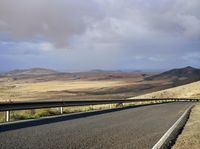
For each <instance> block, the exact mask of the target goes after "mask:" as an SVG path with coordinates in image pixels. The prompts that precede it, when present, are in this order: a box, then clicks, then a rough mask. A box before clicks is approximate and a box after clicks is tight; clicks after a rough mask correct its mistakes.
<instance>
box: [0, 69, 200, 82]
mask: <svg viewBox="0 0 200 149" xmlns="http://www.w3.org/2000/svg"><path fill="white" fill-rule="evenodd" d="M138 75H142V76H143V77H144V80H146V81H156V80H166V79H167V80H171V81H172V82H173V83H174V84H175V85H179V84H186V83H190V82H194V81H198V80H200V69H198V68H193V67H190V66H188V67H184V68H179V69H172V70H169V71H166V72H163V73H160V74H155V73H144V72H123V71H105V70H91V71H87V72H76V73H67V72H57V71H55V70H51V69H46V68H32V69H22V70H20V69H19V70H13V71H10V72H7V73H4V74H2V75H1V76H7V77H13V78H15V79H27V78H32V79H33V78H35V77H37V78H38V77H42V78H40V80H42V79H43V77H44V78H46V79H47V80H49V79H50V80H53V79H64V80H66V79H90V80H104V79H107V80H108V79H117V78H124V77H129V78H131V77H137V76H138Z"/></svg>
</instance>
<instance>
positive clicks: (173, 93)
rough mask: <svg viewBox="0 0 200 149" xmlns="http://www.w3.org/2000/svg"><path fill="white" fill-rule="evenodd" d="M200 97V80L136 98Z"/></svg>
mask: <svg viewBox="0 0 200 149" xmlns="http://www.w3.org/2000/svg"><path fill="white" fill-rule="evenodd" d="M170 97H171V98H200V81H198V82H194V83H190V84H186V85H182V86H179V87H174V88H170V89H165V90H161V91H157V92H153V93H149V94H145V95H141V96H137V97H132V98H130V99H134V98H170Z"/></svg>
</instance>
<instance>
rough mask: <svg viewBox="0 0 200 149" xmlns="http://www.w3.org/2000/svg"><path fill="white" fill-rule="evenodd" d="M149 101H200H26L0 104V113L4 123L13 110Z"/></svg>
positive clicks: (180, 99)
mask: <svg viewBox="0 0 200 149" xmlns="http://www.w3.org/2000/svg"><path fill="white" fill-rule="evenodd" d="M149 101H152V102H153V101H154V102H155V101H162V102H170V101H200V99H188V98H162V99H124V100H79V101H64V100H62V101H61V100H60V101H26V102H0V112H1V111H6V121H9V111H13V110H27V109H41V108H54V107H60V113H61V114H62V113H63V107H71V106H88V105H101V104H118V103H119V104H122V103H133V102H149Z"/></svg>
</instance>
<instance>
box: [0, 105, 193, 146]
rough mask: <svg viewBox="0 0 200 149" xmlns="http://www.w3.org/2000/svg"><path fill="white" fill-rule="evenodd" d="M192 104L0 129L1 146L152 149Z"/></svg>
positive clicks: (157, 106) (160, 106) (150, 107)
mask: <svg viewBox="0 0 200 149" xmlns="http://www.w3.org/2000/svg"><path fill="white" fill-rule="evenodd" d="M191 104H192V103H187V102H177V103H167V104H158V105H151V106H144V107H138V108H130V109H126V110H121V111H115V112H110V113H104V114H97V115H93V116H88V117H84V118H77V119H71V120H66V121H62V122H55V123H49V124H44V125H37V126H32V127H26V128H21V129H16V130H10V131H3V132H0V148H1V149H47V148H48V149H133V148H137V149H149V148H151V147H153V145H154V144H156V142H157V141H158V140H159V139H160V138H161V137H162V135H163V134H164V133H165V132H166V131H167V130H168V129H169V128H170V127H171V126H172V125H173V124H174V122H175V121H176V120H177V119H178V118H179V117H180V116H181V115H182V114H183V112H184V111H185V110H186V109H187V108H188V107H189V106H190V105H191Z"/></svg>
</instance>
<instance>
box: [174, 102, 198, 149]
mask: <svg viewBox="0 0 200 149" xmlns="http://www.w3.org/2000/svg"><path fill="white" fill-rule="evenodd" d="M198 148H200V104H197V105H196V106H195V107H194V108H193V109H192V112H191V114H190V118H189V120H188V122H187V124H186V125H185V127H184V129H183V132H182V133H181V134H180V135H179V137H178V139H177V141H176V143H175V145H174V146H173V149H198Z"/></svg>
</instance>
